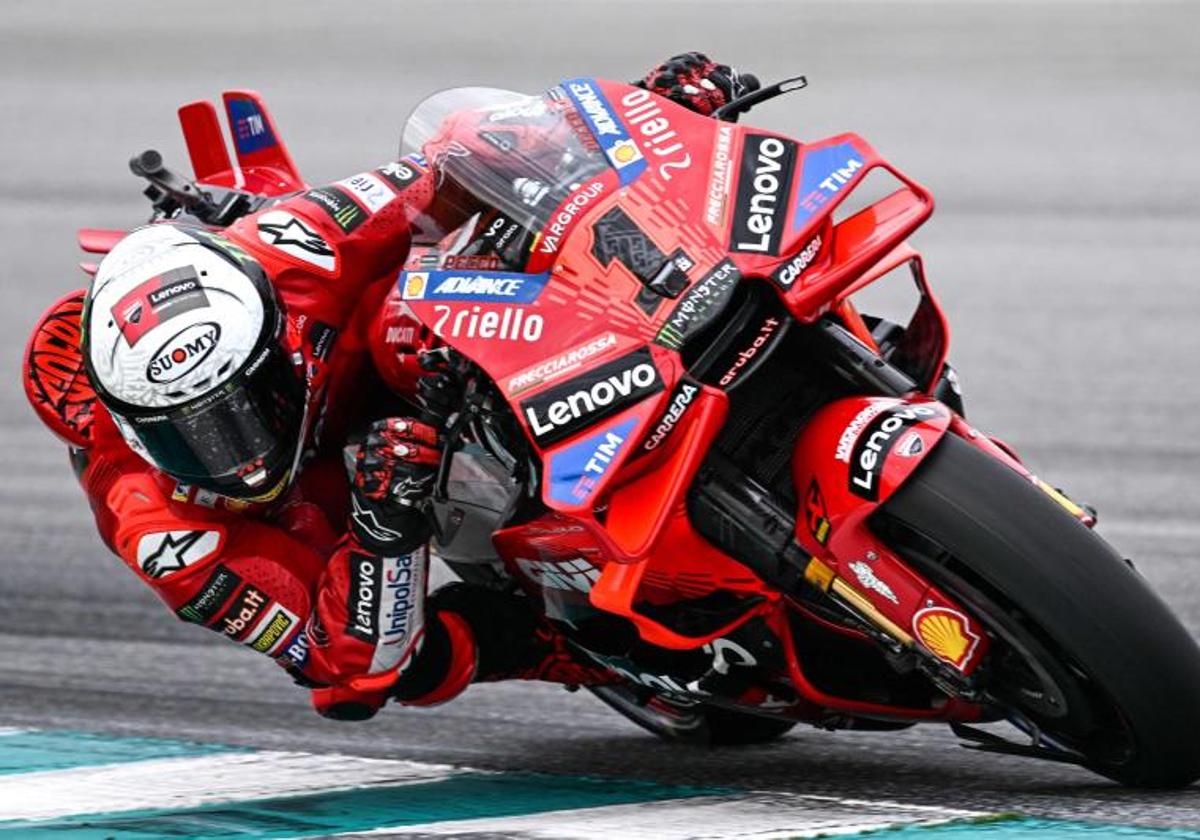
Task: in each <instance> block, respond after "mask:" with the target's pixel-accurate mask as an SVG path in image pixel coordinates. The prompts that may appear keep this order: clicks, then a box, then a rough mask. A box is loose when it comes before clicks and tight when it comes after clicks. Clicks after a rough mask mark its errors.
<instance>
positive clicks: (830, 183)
mask: <svg viewBox="0 0 1200 840" xmlns="http://www.w3.org/2000/svg"><path fill="white" fill-rule="evenodd" d="M864 157H865V156H864V155H863V154H862V152H860V151H859V150H858V149H857V148H855V146H854V144H853V143H838V144H837V145H836V146H828V147H826V148H824V149H805V152H804V158H803V160H801V162H800V166H801V171H800V189H799V200H798V201H797V202H796V209H795V211H794V212H793V213H792V229H793V230H799V229H800V228H802V227H804V223H805V222H807V221H808V220H809V219H811V218H812V217H813V214H815V213H816V212H818V211H819V210H820V209H821V208H822V207H824V206H825V205H826V204H827V203H828V202H829V199H830V198H832V197H833V196H835V195H837V194H838V193H839V192H840V191H841V190H842V189H844V188H846V187H847V186H849V185H850V184H851V182H852V181H854V179H855V178H857V177H859V176H860V175H862V173H863V172H864V171H865V170H864V169H863V158H864Z"/></svg>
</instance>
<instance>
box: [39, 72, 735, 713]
mask: <svg viewBox="0 0 1200 840" xmlns="http://www.w3.org/2000/svg"><path fill="white" fill-rule="evenodd" d="M680 78H683V77H680ZM693 90H694V89H693ZM720 101H723V100H718V104H719V102H720ZM697 110H700V109H699V108H697ZM472 123H473V120H472V119H471V116H470V115H461V116H456V118H455V119H452V120H449V121H448V125H451V126H452V131H453V136H449V135H445V136H443V138H442V139H443V140H444V141H446V142H454V141H456V140H463V141H464V142H465V145H466V146H467V147H468V149H469V151H470V153H473V154H497V152H496V151H495V150H493V149H492V148H491V147H490V146H489V144H488V143H486V142H483V141H480V140H479V139H478V138H477V137H475V136H474V135H473V134H472V131H473V129H474V128H475V126H473V124H472ZM519 136H520V144H521V145H528V146H529V147H535V146H536V144H537V143H538V142H539V140H540V139H541V138H539V137H538V136H537V129H536V127H534V126H527V127H523V128H522V130H521V132H520V133H519ZM426 151H427V152H429V151H430V150H429V148H428V147H427V149H426ZM452 192H453V190H445V189H443V190H441V191H440V193H439V190H438V189H437V185H436V184H435V176H434V175H433V174H432V173H431V171H430V170H429V168H427V167H426V166H425V165H424V162H423V160H421V159H418V158H416V157H412V158H411V159H404V160H401V161H398V162H393V163H390V164H387V165H385V166H383V167H380V168H379V169H376V170H374V171H371V172H364V173H360V174H359V175H356V176H354V177H352V178H348V179H345V180H343V181H339V182H336V183H334V184H330V185H328V186H326V187H322V188H319V189H315V190H309V191H307V192H305V193H302V194H299V195H295V196H292V197H291V198H288V199H286V200H284V201H282V202H280V203H277V204H274V205H271V206H269V207H267V208H265V209H264V210H261V211H259V212H258V213H255V214H252V215H249V216H246V217H244V218H242V219H240V220H238V221H237V222H235V223H234V224H233V225H231V226H230V227H229V228H228V229H226V230H225V231H224V232H223V233H224V235H225V236H226V237H227V238H228V239H229V240H230V241H232V242H233V243H235V244H236V245H237V246H239V247H241V248H242V249H243V250H245V251H246V252H248V253H249V254H250V255H251V256H253V257H254V258H255V259H256V260H258V262H259V263H261V265H262V266H263V268H264V269H265V270H266V272H267V275H268V276H269V277H270V278H271V280H272V281H273V283H274V285H275V287H276V290H277V293H278V297H279V299H280V301H281V303H282V305H283V307H284V310H285V312H286V315H287V320H288V330H287V338H286V341H287V342H288V344H289V349H290V350H291V351H292V353H293V357H294V358H296V359H297V360H298V361H300V362H302V364H303V367H304V370H305V372H306V375H307V378H308V383H309V396H310V399H309V411H310V413H311V415H312V417H313V418H315V420H314V422H312V423H310V424H309V427H308V431H307V433H306V439H305V450H306V454H305V459H304V461H303V468H302V470H301V471H300V473H299V475H298V476H297V478H296V480H295V481H294V482H293V484H292V485H291V486H290V487H289V488H288V489H287V490H286V491H285V492H284V493H283V494H282V495H281V496H280V497H279V498H274V499H262V500H260V501H256V502H249V503H248V502H242V501H237V500H232V499H227V498H225V497H221V496H218V495H216V494H214V493H211V492H209V491H206V490H203V489H200V488H196V487H190V486H187V485H185V484H182V483H179V482H177V481H176V480H175V479H173V478H171V477H170V476H168V475H166V474H165V473H163V472H161V471H159V470H157V469H155V468H154V467H153V466H151V465H150V464H149V463H148V462H147V461H145V460H143V459H142V458H141V457H139V456H138V455H137V454H136V453H135V452H134V451H133V450H132V449H131V448H130V447H129V445H128V444H127V443H126V442H125V440H124V438H123V437H122V435H121V434H120V432H119V430H118V429H117V427H116V425H115V423H114V421H113V419H112V417H111V416H110V415H109V414H108V412H107V411H106V410H105V409H104V407H103V406H102V405H100V403H99V402H98V401H97V400H96V399H95V395H94V393H93V392H91V390H90V387H89V386H88V385H87V382H86V374H85V373H83V371H82V365H81V364H80V351H79V335H78V333H79V315H80V309H81V296H82V293H75V294H74V295H69V296H67V297H66V298H64V299H63V300H61V301H59V302H58V303H57V304H56V305H55V306H54V307H52V308H51V310H49V311H48V312H47V313H46V315H45V316H44V317H43V319H42V322H41V323H40V324H39V326H38V329H37V330H36V331H35V333H34V336H33V338H32V339H31V341H30V345H29V350H28V351H27V358H26V370H25V380H26V381H25V384H26V391H27V394H28V395H29V397H30V399H31V401H32V402H33V404H34V407H35V409H36V410H37V411H38V413H39V414H40V415H41V416H42V418H43V419H44V420H45V421H46V422H47V424H48V425H50V426H51V428H52V429H53V430H55V431H56V432H58V433H59V434H60V435H62V436H64V437H66V438H67V439H68V441H69V443H71V445H72V460H73V463H74V465H75V467H76V472H77V474H78V476H79V479H80V482H81V484H82V486H83V488H84V490H85V492H86V493H87V496H88V499H89V501H90V504H91V507H92V510H93V513H94V515H95V519H96V523H97V526H98V529H99V531H100V535H101V537H102V538H103V540H104V542H105V543H106V544H107V545H108V546H109V548H110V549H111V550H112V551H114V552H115V553H116V554H117V555H118V556H119V557H120V558H121V559H122V560H123V561H124V562H125V564H126V565H127V566H128V567H129V569H130V570H131V571H132V572H133V573H134V574H135V575H137V576H138V577H139V578H140V579H141V580H142V581H143V582H144V583H146V584H147V585H149V586H150V587H151V588H152V589H153V590H154V591H155V592H156V593H157V594H158V596H159V597H160V598H161V599H162V600H163V601H164V602H165V603H166V605H167V606H168V607H169V608H170V609H171V610H172V611H173V612H175V614H176V615H177V616H178V617H179V618H181V619H182V620H184V621H188V622H194V623H197V624H201V625H204V626H205V627H208V628H209V629H211V630H214V631H216V632H218V633H221V634H223V635H225V636H227V637H229V638H230V639H231V640H233V641H235V642H239V643H241V644H244V645H247V646H249V647H250V648H252V649H254V650H255V651H258V652H260V653H263V654H266V655H268V656H271V657H272V658H274V659H275V660H276V661H277V662H278V663H279V664H280V665H282V666H283V667H285V668H286V669H287V670H288V671H289V672H290V673H291V674H292V675H293V676H294V677H295V678H296V680H297V681H298V682H300V683H302V684H304V685H306V686H308V687H310V688H312V689H313V700H314V705H315V706H316V707H317V709H318V711H322V712H323V713H327V714H330V715H331V716H341V717H365V716H369V714H373V713H374V711H375V710H376V709H377V708H378V707H379V706H380V705H382V704H383V703H384V702H385V701H386V699H387V698H388V697H393V698H395V699H398V700H400V701H402V702H406V703H413V704H432V703H438V702H443V701H445V700H448V699H450V698H452V697H454V696H455V695H457V694H458V693H460V692H461V691H462V690H463V689H464V688H465V687H466V686H467V685H468V684H469V683H470V682H471V681H472V680H479V679H501V678H513V677H519V678H535V679H545V680H550V681H557V682H564V683H575V684H578V683H596V682H603V681H608V680H610V679H611V678H610V677H607V676H606V675H605V672H603V671H601V670H599V669H596V668H594V667H591V666H589V665H587V664H583V663H579V662H577V661H575V659H573V657H572V655H571V654H570V652H569V651H568V649H567V646H566V642H565V640H564V639H563V638H562V637H561V636H559V635H558V634H557V633H556V632H555V631H554V630H552V629H551V628H550V627H549V625H548V624H547V623H545V622H544V621H542V620H539V619H538V618H537V617H536V616H535V615H534V613H533V612H532V611H531V610H529V609H527V608H525V607H524V606H523V605H521V604H517V603H514V601H513V599H512V597H511V596H501V595H499V594H497V593H494V592H491V591H485V590H480V589H478V588H475V587H468V586H466V585H462V584H455V585H451V586H450V587H446V588H443V589H442V590H439V592H438V593H435V594H434V596H433V598H431V599H430V602H429V604H428V608H427V610H426V612H425V618H424V625H423V626H416V627H397V626H396V625H397V621H399V620H401V617H402V615H403V614H404V612H405V610H404V607H405V606H407V601H406V599H408V598H410V597H412V595H413V593H414V592H416V591H417V590H418V589H419V590H420V592H421V593H422V594H423V592H424V587H425V586H426V584H427V573H428V555H427V552H426V551H420V552H418V553H415V554H413V555H411V556H407V557H397V558H383V557H378V556H375V555H373V554H371V553H370V552H369V551H367V550H366V549H365V548H363V547H362V546H361V545H359V544H358V543H357V542H356V541H355V540H354V538H353V537H352V536H351V535H349V534H348V533H347V528H346V525H345V523H346V517H347V508H348V501H349V498H350V496H349V492H350V491H349V480H348V476H347V469H346V466H345V459H344V453H343V449H344V448H345V446H346V444H347V441H348V440H349V439H350V436H351V434H352V433H353V432H354V431H355V430H356V429H362V428H364V427H365V426H366V425H367V423H368V422H369V421H370V420H372V419H378V418H381V417H386V416H393V415H397V414H399V415H403V414H411V413H414V410H415V408H416V406H415V405H414V403H413V402H412V395H413V394H414V393H415V383H416V381H417V379H418V378H419V377H420V376H421V375H422V374H421V371H420V368H419V365H418V364H417V363H416V359H417V354H418V353H419V352H420V351H421V350H422V349H424V348H426V347H428V346H430V344H431V342H432V341H433V337H432V334H431V333H430V332H429V331H428V330H426V329H425V328H423V327H421V326H420V324H419V323H418V322H416V321H415V320H414V319H412V318H411V317H410V316H408V315H407V314H406V311H407V310H406V307H405V305H404V304H403V302H402V301H401V300H400V297H399V293H398V290H396V289H395V288H394V287H395V277H396V273H397V270H398V269H399V268H400V266H401V265H402V263H403V262H404V260H405V258H406V256H407V254H408V251H409V247H410V244H411V233H410V224H411V220H412V219H414V218H417V217H419V216H421V215H422V214H424V215H425V216H427V217H433V218H434V219H436V220H438V221H439V222H444V223H447V224H445V229H452V228H453V227H454V226H455V223H456V222H458V221H461V219H462V218H463V217H464V212H465V208H464V205H463V201H462V199H463V197H462V196H451V197H450V200H448V201H446V200H445V199H446V196H447V194H448V193H452ZM268 213H270V214H274V215H273V216H272V221H271V223H270V225H265V226H264V227H260V226H259V224H258V222H259V219H260V217H262V216H264V215H266V214H268ZM280 213H283V214H286V215H287V216H289V217H290V218H291V220H292V221H288V222H286V224H281V223H280V221H279V220H280V218H281V217H280ZM439 217H440V218H439ZM267 230H269V231H271V233H270V235H268V233H266V232H264V231H267ZM314 236H315V237H316V238H317V240H320V243H319V246H320V247H319V248H318V250H320V251H321V257H322V259H321V260H318V261H314V260H313V259H311V258H310V257H307V256H306V254H305V249H306V247H308V246H312V245H313V243H314V240H313V238H312V237H314ZM305 243H307V245H306V244H305ZM328 252H332V255H333V259H332V267H330V266H329V261H328ZM297 354H298V355H297ZM398 397H399V398H398ZM404 397H408V401H407V402H405V401H404V399H403V398H404ZM418 620H419V619H418ZM401 633H403V634H407V635H408V636H409V637H418V636H419V637H420V638H421V639H422V641H421V644H420V645H419V646H418V647H417V648H416V651H417V652H416V653H415V655H414V656H413V657H412V659H411V661H408V662H400V661H399V659H398V657H397V656H395V655H393V653H392V650H390V646H391V645H392V644H393V643H394V640H395V638H396V637H397V636H398V635H399V634H401ZM347 709H349V710H350V711H346V710H347Z"/></svg>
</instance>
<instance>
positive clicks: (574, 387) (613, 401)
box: [521, 348, 663, 446]
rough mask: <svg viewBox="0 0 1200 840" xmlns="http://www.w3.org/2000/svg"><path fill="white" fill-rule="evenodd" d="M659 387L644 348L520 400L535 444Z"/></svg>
mask: <svg viewBox="0 0 1200 840" xmlns="http://www.w3.org/2000/svg"><path fill="white" fill-rule="evenodd" d="M662 389H663V383H662V379H661V378H660V377H659V375H658V368H656V367H655V366H654V360H653V358H652V357H651V355H650V351H649V349H647V348H642V349H640V350H635V351H634V352H632V353H629V354H628V355H625V356H622V357H621V358H619V359H615V360H613V361H611V362H609V363H607V364H604V365H601V366H600V367H597V368H595V369H594V370H590V371H588V372H587V373H584V374H582V375H581V376H577V377H575V378H574V379H572V380H571V381H570V382H566V383H564V384H562V385H559V386H558V387H557V388H553V389H551V390H549V391H546V392H545V393H543V394H539V395H538V396H536V397H533V398H532V399H530V400H527V401H525V402H523V403H521V412H522V414H524V415H525V422H526V423H528V424H529V430H530V433H531V434H532V435H533V439H534V440H535V441H536V442H537V443H538V445H539V446H546V445H547V444H551V443H554V442H556V441H560V440H563V439H564V438H567V437H570V436H571V435H573V434H574V433H575V432H577V431H579V430H580V429H582V428H584V427H586V426H591V425H593V424H594V423H598V422H600V421H601V420H603V419H604V418H606V417H611V416H612V415H614V414H616V413H618V412H620V411H622V410H623V409H625V408H627V407H628V406H630V405H632V404H634V403H635V402H638V401H639V400H642V399H644V398H645V397H648V396H650V395H651V394H656V393H658V392H659V391H661V390H662Z"/></svg>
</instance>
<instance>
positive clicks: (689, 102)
mask: <svg viewBox="0 0 1200 840" xmlns="http://www.w3.org/2000/svg"><path fill="white" fill-rule="evenodd" d="M634 84H635V85H637V86H638V87H642V88H645V89H646V90H649V91H650V92H651V93H657V94H658V95H659V96H665V97H666V98H667V99H670V100H671V101H672V102H676V103H678V104H680V105H682V106H683V107H685V108H688V109H690V110H692V111H695V112H696V113H697V114H703V115H704V116H706V117H707V116H708V115H709V114H711V113H712V112H713V111H715V110H717V109H718V108H720V107H721V106H722V105H725V104H726V103H728V102H730V101H732V100H734V99H737V98H738V97H739V96H742V95H743V94H746V93H749V92H750V91H752V90H757V89H758V80H757V79H755V78H754V77H753V76H751V75H749V74H742V73H738V71H737V70H734V69H733V68H732V67H730V66H729V65H727V64H717V63H716V62H715V61H713V60H712V59H710V58H709V57H708V56H706V55H705V54H704V53H699V52H688V53H683V54H681V55H677V56H674V57H673V58H670V59H668V60H667V61H666V62H665V63H663V64H660V65H659V66H658V67H656V68H655V69H653V70H651V71H650V72H649V73H648V74H646V78H644V79H642V80H641V81H638V82H634Z"/></svg>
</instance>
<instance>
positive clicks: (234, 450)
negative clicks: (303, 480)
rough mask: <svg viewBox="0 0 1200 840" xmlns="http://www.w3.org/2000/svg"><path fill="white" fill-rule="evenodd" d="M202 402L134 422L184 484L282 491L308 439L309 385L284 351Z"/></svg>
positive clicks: (241, 493)
mask: <svg viewBox="0 0 1200 840" xmlns="http://www.w3.org/2000/svg"><path fill="white" fill-rule="evenodd" d="M264 353H265V355H266V358H265V359H263V360H262V361H261V362H260V363H258V364H257V365H255V364H251V365H250V366H248V367H247V369H246V372H245V373H242V374H239V375H238V376H236V377H234V378H233V379H231V380H230V381H229V382H228V383H227V384H226V385H225V386H223V387H222V388H221V389H219V390H218V391H216V392H215V393H214V394H212V395H210V396H209V397H205V398H204V399H203V400H201V401H199V402H198V403H193V404H190V405H185V406H183V407H181V408H178V409H174V410H172V411H170V412H168V413H167V414H166V415H165V416H164V415H155V416H153V417H146V418H130V423H129V425H130V426H131V427H132V429H133V432H134V434H136V435H137V437H138V439H139V440H141V442H142V444H143V445H144V446H145V447H146V450H147V453H148V454H149V455H150V457H151V458H153V459H154V462H155V463H156V464H157V465H158V467H159V468H160V469H161V470H162V471H163V472H166V473H168V474H169V475H171V476H173V477H175V478H177V479H179V480H180V481H182V482H185V483H189V484H195V485H197V486H199V487H204V488H207V489H209V490H212V491H214V492H216V493H220V494H221V495H223V496H231V497H234V498H241V499H249V498H255V497H258V496H262V495H263V494H266V493H269V492H270V491H272V490H274V489H275V488H276V486H277V485H278V484H279V482H280V481H282V480H283V478H284V477H285V476H286V475H287V472H288V470H289V469H290V467H291V466H292V461H293V460H294V459H295V455H296V449H297V447H298V446H299V445H300V435H301V423H302V419H303V414H304V383H303V382H302V381H301V379H300V376H299V374H298V373H297V371H296V369H295V368H294V367H293V365H292V364H291V362H290V361H289V359H288V358H287V355H286V354H285V352H284V350H283V349H282V348H281V347H279V346H278V345H275V344H272V346H270V347H269V348H268V349H267V350H265V351H264Z"/></svg>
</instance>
